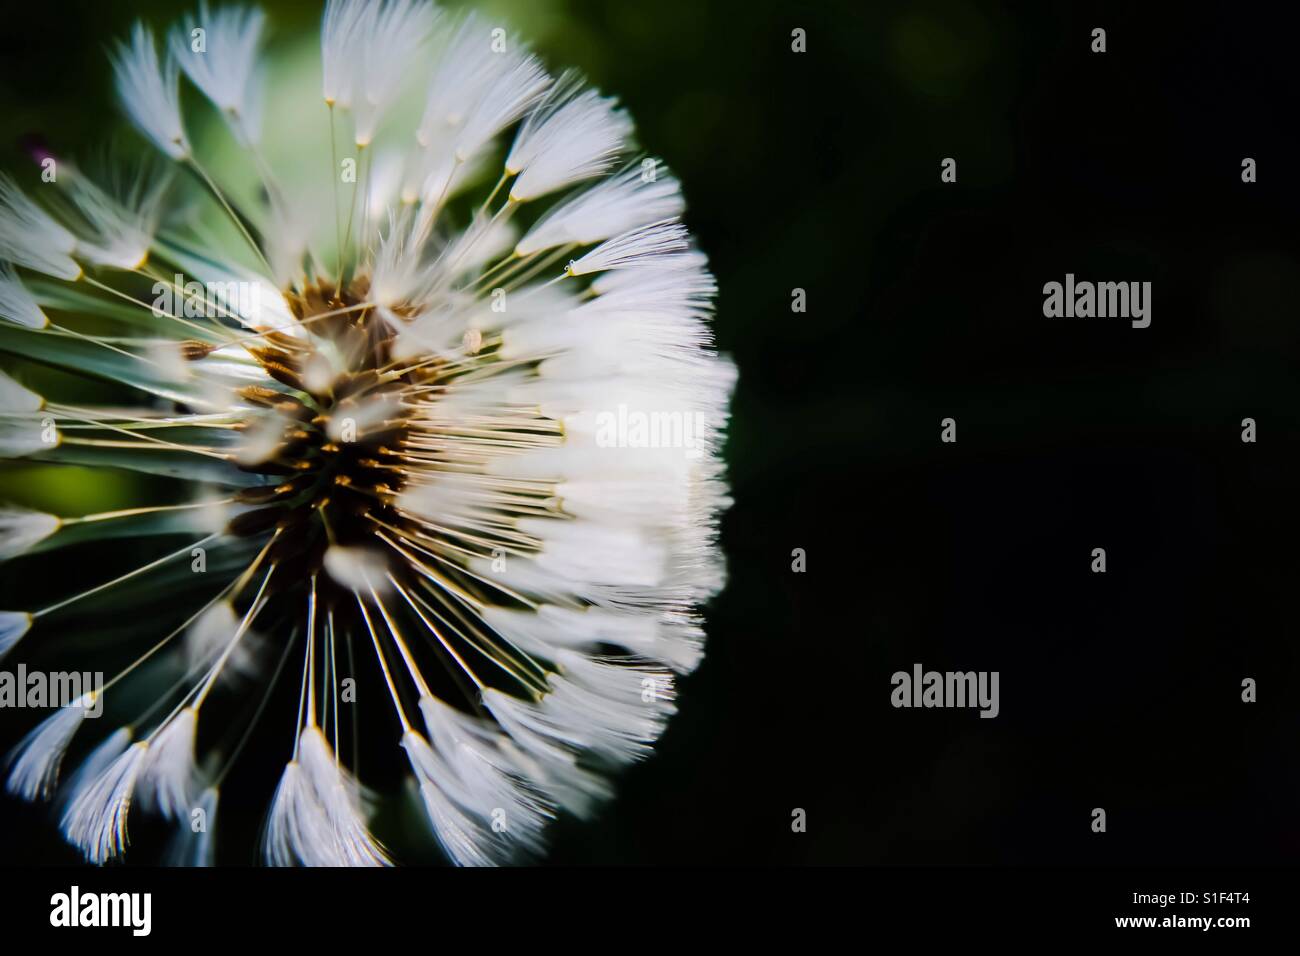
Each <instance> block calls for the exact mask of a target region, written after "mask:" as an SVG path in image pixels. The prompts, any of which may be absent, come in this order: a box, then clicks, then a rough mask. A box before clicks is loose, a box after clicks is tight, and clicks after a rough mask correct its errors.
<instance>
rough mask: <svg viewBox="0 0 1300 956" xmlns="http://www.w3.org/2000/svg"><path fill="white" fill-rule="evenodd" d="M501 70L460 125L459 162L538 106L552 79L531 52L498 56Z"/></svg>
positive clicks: (496, 73) (490, 81) (496, 71)
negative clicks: (531, 108) (530, 109)
mask: <svg viewBox="0 0 1300 956" xmlns="http://www.w3.org/2000/svg"><path fill="white" fill-rule="evenodd" d="M497 60H499V61H500V63H501V65H500V67H499V68H497V69H496V70H494V74H495V75H494V76H493V77H492V78H491V79H490V80H489V81H488V82H487V84H485V86H484V89H483V92H482V93H481V94H480V95H479V96H478V98H477V101H476V102H475V103H474V109H473V110H472V111H471V112H470V114H469V115H468V116H467V117H466V118H465V121H464V123H463V124H461V128H460V134H459V135H458V136H457V138H456V159H457V160H459V161H460V162H465V161H466V160H468V159H471V158H473V157H474V156H475V155H476V154H477V153H478V151H479V150H480V149H482V148H483V146H484V145H485V144H486V143H487V141H488V140H490V139H491V138H492V137H494V136H496V134H497V133H499V132H501V130H503V129H505V128H506V127H507V126H509V125H510V124H511V123H513V122H514V121H515V120H517V119H519V117H521V116H523V115H524V113H526V112H527V111H528V110H529V108H530V107H532V106H534V105H536V103H537V102H538V100H540V99H541V97H542V95H543V94H544V93H545V92H546V88H547V87H548V86H549V85H550V83H551V77H550V75H549V74H548V73H547V72H546V70H545V69H544V68H543V67H542V65H541V63H540V62H538V60H537V58H536V57H535V56H533V55H532V54H531V53H528V52H526V51H522V50H508V51H507V52H505V53H502V54H498V55H497V56H496V59H495V60H494V61H493V62H496V61H497Z"/></svg>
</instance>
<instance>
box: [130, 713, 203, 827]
mask: <svg viewBox="0 0 1300 956" xmlns="http://www.w3.org/2000/svg"><path fill="white" fill-rule="evenodd" d="M198 719H199V717H198V712H197V711H196V710H195V709H194V708H193V707H186V708H185V709H183V710H182V711H181V712H180V713H178V714H177V715H176V716H175V717H172V718H171V719H170V720H168V721H167V723H165V724H164V725H163V726H162V727H161V728H160V729H159V730H158V731H157V732H156V733H155V734H154V735H153V737H152V738H151V739H150V743H149V753H148V754H147V756H146V758H145V761H144V764H143V765H142V766H141V768H140V779H139V781H138V787H139V790H140V801H141V803H142V804H144V806H145V808H146V809H148V810H154V811H157V812H158V813H159V814H161V815H162V816H163V817H165V818H167V819H168V820H188V819H189V815H190V810H191V809H192V808H193V806H194V799H195V793H196V791H197V790H198V771H197V769H196V768H195V766H194V736H195V733H196V731H197V729H198Z"/></svg>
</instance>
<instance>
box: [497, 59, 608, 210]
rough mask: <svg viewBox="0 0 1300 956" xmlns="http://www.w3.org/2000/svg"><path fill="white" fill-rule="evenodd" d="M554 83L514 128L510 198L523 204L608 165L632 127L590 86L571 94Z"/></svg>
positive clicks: (568, 87) (508, 160)
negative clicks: (543, 98) (540, 102)
mask: <svg viewBox="0 0 1300 956" xmlns="http://www.w3.org/2000/svg"><path fill="white" fill-rule="evenodd" d="M574 89H575V84H574V83H564V82H561V83H558V84H556V86H555V87H553V88H552V90H551V93H550V95H549V96H548V97H547V100H546V101H545V102H544V103H543V104H542V105H541V106H540V107H539V108H538V109H537V110H535V111H534V112H532V113H531V114H529V116H528V119H527V120H525V121H524V125H523V126H522V127H521V128H520V130H519V135H518V136H517V137H516V138H515V143H514V146H513V147H512V148H511V150H510V154H509V155H508V156H507V157H506V172H507V173H510V174H512V175H517V176H518V178H517V179H516V180H515V182H514V185H513V186H512V187H511V189H510V196H511V198H512V199H515V200H518V201H519V202H526V201H528V200H530V199H536V198H537V197H538V196H544V195H546V194H547V193H549V192H554V191H555V190H557V189H560V188H562V187H564V186H568V185H571V184H573V183H576V182H579V181H581V180H584V179H590V178H591V177H592V176H595V175H598V174H599V173H602V172H604V171H605V170H606V169H608V168H609V167H610V166H611V165H612V164H613V162H614V160H615V158H616V157H617V156H618V154H619V152H621V151H622V149H623V145H624V140H625V138H626V137H627V136H628V134H629V133H631V131H632V122H631V120H629V119H628V117H627V114H626V113H624V112H623V111H622V110H619V109H617V108H616V105H615V101H614V100H612V99H606V98H603V97H601V96H600V94H599V93H597V92H595V91H594V90H586V91H583V92H574Z"/></svg>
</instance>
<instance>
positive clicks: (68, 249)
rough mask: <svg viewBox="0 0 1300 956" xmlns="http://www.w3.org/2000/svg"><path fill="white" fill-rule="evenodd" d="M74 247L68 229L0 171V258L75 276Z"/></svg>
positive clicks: (77, 270)
mask: <svg viewBox="0 0 1300 956" xmlns="http://www.w3.org/2000/svg"><path fill="white" fill-rule="evenodd" d="M76 248H77V239H76V237H75V236H74V235H73V234H72V233H71V232H69V231H68V230H67V229H65V228H63V227H62V226H60V225H59V224H58V223H57V222H56V221H55V220H54V217H53V216H51V215H50V214H49V213H47V212H46V211H45V210H44V209H42V208H41V207H40V206H38V205H36V203H35V202H33V201H32V200H31V199H29V198H28V197H27V196H25V195H24V194H23V191H22V190H21V189H19V188H18V186H17V184H16V183H15V182H14V181H13V180H12V179H11V178H9V176H7V175H5V174H3V173H0V259H8V260H9V261H10V262H12V263H14V264H15V265H19V266H22V267H24V268H26V269H34V270H35V271H37V272H43V273H45V274H46V275H50V276H54V277H55V278H56V279H78V278H80V277H81V266H79V265H77V263H76V262H75V261H74V260H73V258H72V253H73V251H74V250H75V249H76ZM15 321H18V320H15ZM20 324H22V325H30V324H31V323H30V322H20Z"/></svg>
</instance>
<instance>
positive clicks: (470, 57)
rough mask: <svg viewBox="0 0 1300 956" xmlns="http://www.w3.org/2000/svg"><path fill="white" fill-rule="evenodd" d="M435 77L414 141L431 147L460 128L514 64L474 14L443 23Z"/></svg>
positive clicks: (490, 28) (439, 36)
mask: <svg viewBox="0 0 1300 956" xmlns="http://www.w3.org/2000/svg"><path fill="white" fill-rule="evenodd" d="M438 33H439V35H438V43H437V46H436V59H435V64H436V65H435V66H434V72H433V78H432V79H431V80H430V83H429V92H428V97H427V100H426V102H425V107H424V116H423V117H422V118H421V120H420V125H419V126H418V127H417V128H416V131H415V138H416V140H417V142H419V143H420V145H421V146H423V147H426V148H427V147H429V146H431V145H432V144H434V143H436V142H437V141H438V140H439V139H440V138H445V137H446V136H447V135H448V133H449V131H450V130H454V129H456V128H457V127H459V126H461V125H462V124H463V123H464V122H465V120H466V118H467V117H468V116H469V115H470V113H471V112H472V111H473V110H474V109H475V107H476V106H477V105H478V101H479V99H480V97H482V95H483V93H484V91H485V90H486V89H487V87H488V85H489V84H490V83H492V81H493V80H494V79H496V78H497V77H499V76H500V75H502V73H504V72H505V71H506V70H508V69H509V68H510V66H511V65H512V61H511V59H510V58H509V57H508V56H505V55H503V54H500V53H497V52H496V51H494V50H493V49H492V27H491V25H490V24H488V23H486V22H484V21H483V20H482V19H481V18H479V17H478V16H476V15H475V14H474V13H472V12H471V13H468V14H466V15H465V16H463V17H461V18H460V19H459V20H457V21H444V22H443V24H442V26H441V29H440V30H439V31H438Z"/></svg>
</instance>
